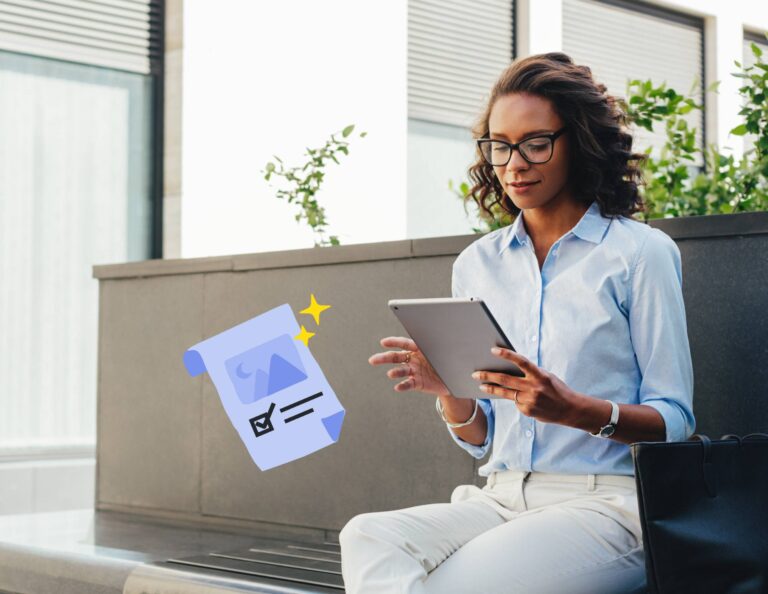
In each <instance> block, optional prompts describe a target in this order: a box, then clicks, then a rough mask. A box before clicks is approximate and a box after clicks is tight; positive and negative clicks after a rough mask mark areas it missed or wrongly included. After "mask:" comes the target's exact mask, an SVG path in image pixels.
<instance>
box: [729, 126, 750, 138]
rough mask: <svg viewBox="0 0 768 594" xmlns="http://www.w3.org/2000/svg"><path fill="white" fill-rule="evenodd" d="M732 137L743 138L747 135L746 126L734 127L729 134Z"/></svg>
mask: <svg viewBox="0 0 768 594" xmlns="http://www.w3.org/2000/svg"><path fill="white" fill-rule="evenodd" d="M730 133H731V134H733V135H734V136H744V135H745V134H746V133H747V126H746V124H740V125H739V126H736V127H735V128H734V129H733V130H731V132H730Z"/></svg>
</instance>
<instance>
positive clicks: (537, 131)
mask: <svg viewBox="0 0 768 594" xmlns="http://www.w3.org/2000/svg"><path fill="white" fill-rule="evenodd" d="M550 132H551V130H547V129H543V130H530V131H529V132H526V133H525V134H523V136H522V137H523V138H528V137H529V136H533V135H534V134H549V133H550ZM490 136H501V137H502V138H506V139H507V140H509V138H507V135H506V134H502V133H501V132H491V133H490Z"/></svg>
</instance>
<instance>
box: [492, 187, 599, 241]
mask: <svg viewBox="0 0 768 594" xmlns="http://www.w3.org/2000/svg"><path fill="white" fill-rule="evenodd" d="M523 216H524V215H523V211H521V212H520V214H518V215H517V217H515V220H514V222H513V223H512V224H511V225H510V226H509V232H508V234H507V235H506V239H505V240H504V241H503V242H502V246H501V249H500V250H499V254H501V253H502V252H503V251H504V250H506V249H507V248H508V247H510V246H513V245H514V244H515V242H517V243H518V244H519V245H523V244H524V243H525V242H526V241H528V233H526V231H525V225H523ZM610 222H611V219H610V218H609V217H604V216H603V215H602V214H600V204H599V203H598V202H597V200H593V201H592V204H591V205H590V206H589V208H588V209H587V211H586V212H585V213H584V215H583V216H582V217H581V219H580V220H579V222H578V223H576V225H575V226H574V227H573V229H571V230H570V231H568V233H573V234H574V235H575V236H576V237H579V238H580V239H584V240H586V241H591V242H592V243H600V242H601V241H602V240H603V236H604V235H605V230H606V228H607V227H608V224H609V223H610ZM568 233H566V234H565V235H564V236H563V237H566V236H567V235H568Z"/></svg>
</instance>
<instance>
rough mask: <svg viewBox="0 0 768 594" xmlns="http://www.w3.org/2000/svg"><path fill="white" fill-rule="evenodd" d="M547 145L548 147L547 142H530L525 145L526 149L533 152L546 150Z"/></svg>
mask: <svg viewBox="0 0 768 594" xmlns="http://www.w3.org/2000/svg"><path fill="white" fill-rule="evenodd" d="M548 147H549V143H548V142H532V143H530V144H527V145H525V148H526V149H528V150H529V151H533V152H542V151H544V150H546V149H547V148H548Z"/></svg>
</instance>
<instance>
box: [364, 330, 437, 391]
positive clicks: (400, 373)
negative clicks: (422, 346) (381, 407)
mask: <svg viewBox="0 0 768 594" xmlns="http://www.w3.org/2000/svg"><path fill="white" fill-rule="evenodd" d="M380 342H381V346H383V347H387V348H395V349H400V350H397V351H386V352H384V353H375V354H374V355H371V356H370V358H369V359H368V363H370V364H371V365H384V364H386V363H389V364H392V365H395V367H393V368H392V369H389V370H387V377H389V378H391V379H399V378H406V379H404V380H403V381H401V382H400V383H399V384H396V385H395V387H394V390H395V392H407V391H408V390H416V391H418V392H424V393H425V394H433V395H435V396H450V392H449V390H448V388H447V387H446V385H445V384H444V383H443V380H441V379H440V376H438V375H437V372H435V370H434V368H433V367H432V365H431V364H430V363H429V361H427V359H426V358H425V357H424V355H423V354H422V352H421V351H420V350H419V347H417V346H416V343H415V342H414V341H413V340H411V339H410V338H405V337H402V336H389V337H387V338H382V339H381V341H380ZM407 351H410V353H411V357H410V361H409V362H408V363H407V364H404V363H405V360H406V356H407Z"/></svg>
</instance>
